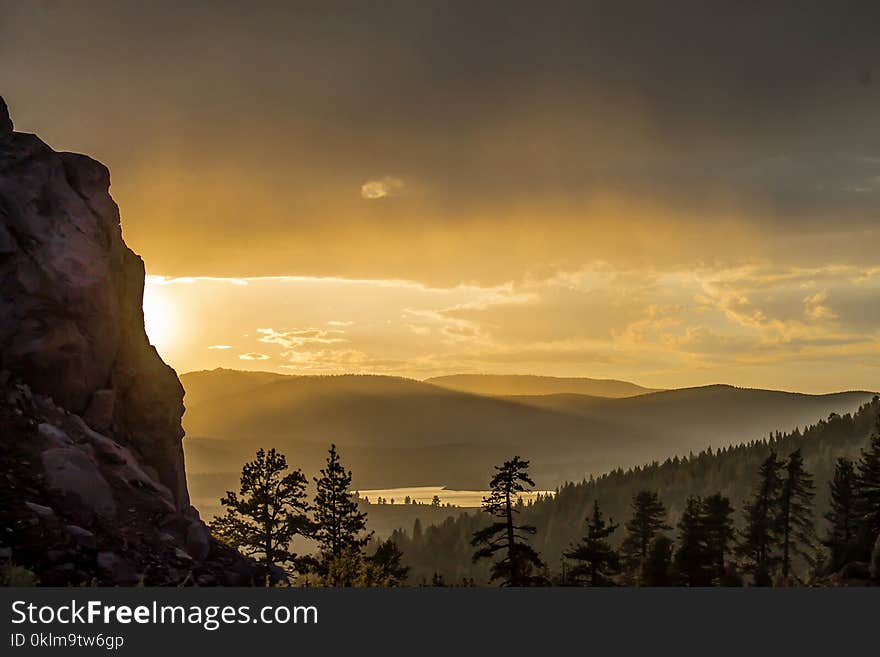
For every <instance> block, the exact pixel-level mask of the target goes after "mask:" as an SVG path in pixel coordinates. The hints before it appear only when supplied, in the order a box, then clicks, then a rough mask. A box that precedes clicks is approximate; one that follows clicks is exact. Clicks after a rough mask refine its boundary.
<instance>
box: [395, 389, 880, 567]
mask: <svg viewBox="0 0 880 657" xmlns="http://www.w3.org/2000/svg"><path fill="white" fill-rule="evenodd" d="M878 415H880V399H878V398H876V397H875V398H874V399H873V400H872V401H871V402H869V403H866V404H864V405H863V406H862V407H861V408H860V409H859V410H858V411H857V412H856V413H853V414H850V413H847V414H842V415H838V414H832V415H831V416H829V417H828V418H827V419H826V420H820V421H819V422H817V423H816V424H815V425H812V426H810V427H806V428H804V429H795V430H793V431H791V432H789V433H786V434H782V433H779V432H777V433H775V434H771V435H770V436H768V437H767V438H765V439H763V440H754V441H750V442H748V443H743V444H741V445H735V446H730V447H725V448H722V449H719V450H713V449H712V448H709V449H707V450H705V451H703V452H700V453H699V454H690V455H688V456H684V457H670V458H668V459H666V460H665V461H663V462H655V463H650V464H647V465H644V466H638V467H634V468H631V469H629V470H623V469H616V470H613V471H611V472H608V473H607V474H604V475H602V476H601V477H595V478H594V477H590V478H589V479H585V480H583V481H581V482H575V483H567V484H565V485H563V486H561V487H559V488H558V489H557V491H556V494H555V495H554V496H552V497H549V498H547V499H543V500H541V501H536V502H534V503H522V502H521V501H517V502H516V504H515V505H514V509H516V511H515V512H514V515H515V516H516V517H517V518H518V520H517V522H518V524H523V525H527V526H531V527H534V528H536V532H535V533H534V534H529V542H530V545H531V546H532V547H533V548H534V549H535V551H536V552H537V553H539V554H540V555H541V558H542V562H543V564H544V565H543V566H542V568H535V573H534V574H535V575H536V576H539V575H540V576H541V577H543V581H544V582H548V581H549V582H551V583H563V582H565V583H569V584H572V583H574V582H572V581H571V580H572V578H578V579H580V578H581V575H580V574H579V573H578V572H577V571H575V572H574V574H572V570H573V569H576V568H577V566H578V565H579V564H577V563H576V562H575V560H572V559H570V558H568V557H566V556H565V553H567V552H571V551H572V549H573V546H577V545H578V544H580V543H581V542H582V541H584V540H586V539H590V540H589V541H588V547H597V540H598V539H603V538H604V540H605V541H606V542H607V544H608V547H609V548H610V549H612V550H613V551H614V552H616V555H617V559H618V561H619V570H617V571H614V570H613V569H612V568H610V567H608V566H606V565H605V564H603V566H602V568H598V567H597V568H596V570H597V577H600V578H601V575H602V573H603V572H605V573H608V574H611V573H612V572H613V574H614V583H622V584H624V583H637V582H638V578H639V576H640V575H641V572H640V569H637V570H636V571H635V572H634V566H633V563H632V561H631V560H630V559H624V558H623V557H625V556H628V553H629V552H630V550H629V546H626V547H624V545H623V543H624V541H625V539H626V537H627V536H628V535H629V533H630V532H629V531H628V529H627V527H626V525H625V524H624V526H623V527H616V526H615V527H614V530H613V531H610V532H608V534H607V535H606V536H604V537H602V536H600V534H601V533H602V531H603V529H604V526H603V523H604V524H606V525H607V524H611V525H614V524H615V523H614V522H613V521H611V520H609V519H608V518H609V517H610V518H614V519H620V520H625V519H626V518H628V517H630V516H631V515H632V514H633V509H632V504H633V501H634V500H635V498H637V496H638V495H639V493H643V492H646V491H647V492H649V493H650V492H655V493H658V494H657V498H658V500H659V501H660V502H661V503H662V504H663V507H664V511H665V513H664V514H663V517H664V520H663V524H665V525H668V526H670V528H669V529H664V530H663V531H661V532H659V534H660V536H661V538H660V539H659V540H658V543H657V545H655V546H654V549H653V551H651V550H649V551H648V552H647V553H646V552H645V548H646V547H647V548H651V546H650V544H647V545H645V544H644V542H643V545H642V546H641V552H642V553H643V554H644V555H645V557H646V559H645V560H646V561H647V562H649V563H648V566H649V567H650V566H651V565H652V564H653V565H654V566H657V567H654V568H653V572H654V575H655V578H654V581H656V582H657V583H659V584H662V583H673V582H674V583H681V578H680V577H678V576H676V577H675V578H670V577H669V576H668V570H669V569H668V568H666V567H665V565H666V564H667V562H668V561H669V560H671V559H673V558H674V556H675V553H676V551H677V549H678V548H677V545H676V539H677V534H678V532H679V524H680V523H681V522H682V521H684V522H685V538H686V539H688V538H689V537H691V536H694V535H696V534H698V533H699V532H700V531H702V528H701V526H700V525H701V524H702V523H697V524H695V523H694V522H693V520H694V518H695V517H696V518H699V516H700V515H703V516H706V517H708V518H712V517H715V518H718V517H721V516H723V515H724V508H723V506H724V500H725V498H726V502H727V504H729V506H730V507H731V509H733V510H734V511H733V513H732V514H728V516H727V517H729V518H732V520H733V528H734V532H735V535H734V538H735V540H734V541H732V542H730V543H729V544H728V545H729V546H732V548H733V551H729V552H728V553H727V556H726V557H725V565H727V564H728V563H729V562H735V563H736V564H737V569H736V575H737V577H738V579H737V578H734V579H733V580H725V581H728V582H729V581H733V582H736V581H739V579H741V580H743V581H744V582H746V583H748V584H753V583H754V574H755V573H754V570H755V569H754V567H753V564H752V563H751V561H752V560H751V559H750V558H749V557H748V556H747V555H746V554H743V553H742V551H741V550H740V551H737V550H736V548H738V547H739V545H740V544H741V543H743V538H742V536H741V534H742V532H743V531H745V530H746V527H747V518H746V517H745V513H744V509H746V508H748V507H750V506H752V505H754V499H753V498H754V495H755V492H756V491H757V490H758V488H759V484H760V483H761V479H762V474H761V472H762V465H763V464H764V462H765V461H767V459H768V458H769V457H770V456H771V454H774V453H775V454H776V460H777V461H779V462H782V463H784V464H785V465H786V466H788V465H789V463H788V462H789V459H790V456H791V455H792V454H793V453H795V452H799V456H800V457H801V458H802V459H803V460H802V463H800V464H798V459H794V462H793V463H791V465H792V467H793V468H794V472H793V475H795V476H794V478H793V479H792V480H791V482H790V485H789V487H788V488H786V489H785V490H784V491H782V492H783V493H784V499H783V503H784V505H785V507H786V508H787V509H788V513H789V515H790V516H791V517H790V518H789V520H788V524H789V526H790V527H794V530H792V529H790V530H789V532H790V535H789V538H788V540H787V541H786V540H785V537H784V532H783V555H782V556H783V562H784V563H786V564H787V566H786V569H787V570H788V571H789V572H788V573H787V574H788V577H789V581H791V574H792V573H791V570H792V569H793V568H794V569H796V570H797V575H798V577H800V578H801V580H804V581H805V580H808V579H809V580H810V581H816V579H817V578H819V577H825V578H827V577H828V575H827V574H828V573H830V572H836V570H838V569H840V568H844V567H846V568H847V572H846V573H844V574H845V575H846V577H847V578H848V579H858V578H859V577H862V578H867V565H866V562H867V561H868V560H869V558H870V555H871V550H872V549H873V548H872V547H871V546H870V545H866V543H870V535H869V536H868V537H865V536H862V537H861V538H858V539H857V540H854V521H853V520H852V517H853V516H852V513H855V512H854V511H846V508H847V507H846V506H844V507H842V508H843V510H842V511H840V512H839V514H840V516H841V517H847V514H848V513H849V514H850V515H849V516H848V517H849V521H848V523H849V524H848V526H847V524H846V523H845V524H844V525H842V526H840V529H837V530H833V527H834V526H835V525H834V524H833V523H832V521H831V520H830V519H829V517H828V516H829V514H830V513H832V510H833V509H836V508H838V507H837V506H836V503H835V501H834V500H835V499H837V498H841V499H847V497H848V496H850V497H851V493H847V485H846V483H841V484H840V485H839V486H833V485H832V484H833V482H834V480H835V478H837V479H838V480H839V481H840V482H847V481H850V482H852V481H853V477H852V476H847V472H848V470H847V466H845V465H844V466H843V470H842V472H840V473H839V474H837V475H835V472H836V471H837V464H838V463H839V459H844V460H845V461H847V462H850V463H852V464H853V468H856V466H857V464H858V463H859V462H860V459H861V452H863V451H865V446H866V441H869V446H868V451H871V450H876V447H873V446H872V445H873V443H872V442H870V440H873V439H869V436H871V434H872V433H873V434H874V436H876V434H877V432H878V431H880V429H878V428H877V422H878ZM798 469H802V470H803V471H804V472H805V473H806V474H807V475H809V476H811V477H812V483H813V491H812V492H813V494H814V495H813V497H812V499H811V500H810V503H811V508H812V509H813V510H815V511H814V513H813V514H812V515H813V520H814V521H815V523H814V524H813V525H812V527H813V528H814V530H813V531H814V536H813V539H812V544H813V545H816V546H817V550H812V549H810V550H809V551H808V552H809V554H808V556H810V557H811V559H812V561H813V562H814V563H813V565H810V564H809V563H807V562H806V560H805V559H804V557H803V556H801V555H800V554H798V553H797V551H796V550H795V549H793V548H796V547H797V546H796V545H795V543H796V542H797V541H798V538H797V536H796V535H795V534H796V529H797V528H796V522H797V519H798V518H797V516H798V515H799V509H798V505H799V503H800V497H801V496H800V494H799V488H800V485H799V484H798V480H799V479H800V476H799V475H798ZM770 470H777V472H778V470H779V469H778V468H770ZM779 474H780V476H783V474H784V473H779ZM786 476H787V475H786ZM783 478H784V477H783ZM866 480H873V479H871V477H868V478H867V479H866ZM770 483H771V486H770V489H771V490H770V493H773V494H772V495H765V497H766V498H767V499H770V498H771V497H774V496H775V492H773V491H772V488H773V483H772V478H771V482H770ZM796 484H798V485H796ZM854 485H855V484H851V485H850V489H852V488H853V487H854ZM862 490H863V491H866V492H865V493H864V495H867V496H868V497H870V496H871V495H872V494H871V493H870V487H869V486H866V485H863V486H862ZM874 495H875V496H876V493H875V494H874ZM661 498H662V499H661ZM692 498H696V499H692ZM646 502H647V499H646V498H645V496H643V499H642V501H641V502H640V507H643V506H649V505H647V504H645V503H646ZM596 506H598V507H599V509H598V510H599V513H600V516H599V518H596V513H595V511H596V508H595V507H596ZM701 507H703V508H702V513H700V512H699V511H700V508H701ZM849 508H850V509H851V508H852V506H850V507H849ZM760 510H761V509H760V505H757V506H756V508H755V511H756V514H755V515H756V520H757V519H759V518H761V517H762V515H761V514H760V513H757V512H758V511H760ZM517 511H518V513H517ZM769 514H770V507H769V506H768V508H767V510H766V515H765V516H763V517H765V518H769ZM649 515H650V514H649ZM585 516H589V519H586V518H585ZM487 522H488V518H487V515H486V514H484V513H479V514H464V515H460V516H458V517H449V518H447V519H446V520H445V521H444V522H442V523H437V524H435V525H433V526H428V527H422V526H421V525H418V526H416V527H413V529H412V530H411V531H409V532H407V531H403V530H400V531H397V532H395V533H393V534H392V539H393V540H394V541H395V542H396V543H397V544H398V545H399V546H400V548H401V549H402V550H403V552H404V555H405V562H406V563H407V565H408V566H410V568H411V573H410V579H411V581H413V582H422V583H426V584H428V583H431V582H433V581H435V580H439V581H442V582H444V583H448V584H462V583H470V582H486V581H489V578H490V576H491V574H492V573H491V571H492V562H491V561H490V560H488V559H479V560H477V561H476V562H474V561H473V560H472V559H471V556H472V554H473V552H474V546H472V545H471V540H472V537H473V535H474V533H475V532H476V531H478V530H480V529H482V528H484V527H485V526H486V525H487ZM715 522H717V520H716V521H715ZM589 523H592V524H593V525H594V528H593V530H592V537H591V536H588V534H589V533H590V530H589V528H588V526H587V524H589ZM622 524H623V523H622ZM694 525H695V526H694ZM723 526H724V525H722V527H723ZM726 526H727V529H728V530H729V527H730V525H729V523H727V525H726ZM847 527H848V528H847ZM692 530H693V531H692ZM832 530H833V531H838V532H840V533H841V535H842V536H843V537H844V539H843V540H842V541H837V542H835V543H829V544H826V542H825V540H826V538H827V534H828V533H829V532H831V531H832ZM792 531H795V534H792V533H791V532H792ZM709 533H710V534H714V535H717V534H718V533H719V532H718V530H713V529H710V530H709ZM872 535H873V536H874V537H875V540H876V532H875V533H874V534H872ZM816 536H818V537H819V539H821V540H818V541H817V540H816ZM755 538H756V539H757V538H758V535H757V534H756V536H755ZM685 543H686V546H687V545H692V544H693V543H692V542H691V541H690V540H686V541H685ZM697 545H698V547H699V542H697ZM785 545H787V546H788V548H787V553H788V556H787V558H786V557H785V551H786V548H785ZM598 547H599V548H600V552H601V547H602V546H601V545H598ZM702 551H703V548H699V549H697V550H690V549H687V550H684V551H681V555H680V556H679V560H680V563H681V565H682V567H684V565H685V563H686V556H687V555H688V554H689V553H690V552H695V553H696V554H697V556H698V557H699V556H700V552H702ZM710 551H714V552H715V553H717V551H718V550H717V549H715V550H710ZM664 554H668V559H667V558H665V557H664ZM623 561H628V562H629V563H628V564H626V563H623ZM698 561H699V559H698ZM758 563H759V564H761V567H766V568H767V569H769V570H770V571H771V573H772V578H774V580H781V573H780V571H781V569H782V565H783V564H782V563H778V564H777V563H776V562H775V555H774V554H773V552H772V551H771V552H770V559H769V560H766V559H761V558H760V555H759V561H758ZM658 564H659V566H658ZM702 570H703V569H702V568H699V569H697V571H702ZM719 572H721V569H720V568H715V569H714V574H713V575H712V580H713V582H714V583H720V577H719V575H718V574H717V573H719ZM697 575H700V576H701V577H702V578H703V581H705V574H701V573H700V572H697V573H696V574H694V576H693V578H692V579H693V581H695V582H696V581H698V580H700V577H698V576H697ZM646 577H647V575H646ZM759 577H763V575H762V574H761V573H760V571H759ZM496 581H497V580H496ZM765 581H766V580H765Z"/></svg>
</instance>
